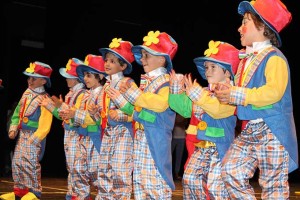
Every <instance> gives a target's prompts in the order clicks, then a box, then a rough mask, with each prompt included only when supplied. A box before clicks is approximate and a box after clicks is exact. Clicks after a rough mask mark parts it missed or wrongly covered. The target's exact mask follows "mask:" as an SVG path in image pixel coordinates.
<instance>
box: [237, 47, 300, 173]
mask: <svg viewBox="0 0 300 200" xmlns="http://www.w3.org/2000/svg"><path fill="white" fill-rule="evenodd" d="M272 56H280V57H282V58H283V59H284V60H286V58H285V57H284V55H283V54H282V53H281V51H280V50H278V49H277V48H274V51H272V52H270V53H269V54H268V55H266V56H265V58H264V59H263V60H262V61H261V62H260V64H259V66H258V67H257V71H256V72H255V73H254V74H253V76H252V78H251V80H250V81H249V83H248V84H247V85H246V86H244V87H246V88H254V87H256V88H258V87H261V86H262V85H265V84H266V78H265V76H264V74H265V73H264V72H265V68H266V63H267V61H268V59H269V58H270V57H272ZM286 63H288V62H287V61H286ZM288 76H289V78H288V84H287V86H286V90H285V92H284V95H283V97H282V98H281V100H280V101H278V102H276V103H274V104H272V105H268V106H264V107H259V108H258V107H254V106H253V105H251V104H250V105H247V106H242V105H239V106H237V116H238V118H239V119H241V120H253V119H258V118H262V119H263V120H264V121H265V122H266V124H267V125H268V126H269V128H270V129H271V131H272V133H273V134H274V135H275V136H276V138H277V139H278V140H279V141H280V142H281V144H282V145H283V146H284V147H285V149H286V150H287V151H288V153H289V172H292V171H294V170H295V169H297V168H298V144H297V136H296V128H295V122H294V116H293V102H292V98H291V96H292V95H291V81H290V70H289V68H288Z"/></svg>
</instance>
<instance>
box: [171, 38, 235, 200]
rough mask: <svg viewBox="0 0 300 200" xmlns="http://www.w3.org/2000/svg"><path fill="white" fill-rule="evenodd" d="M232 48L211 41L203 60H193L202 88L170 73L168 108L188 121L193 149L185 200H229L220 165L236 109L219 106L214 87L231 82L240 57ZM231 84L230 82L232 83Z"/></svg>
mask: <svg viewBox="0 0 300 200" xmlns="http://www.w3.org/2000/svg"><path fill="white" fill-rule="evenodd" d="M238 53H239V50H238V49H236V48H235V47H234V46H232V45H230V44H228V43H225V42H221V41H210V42H209V49H207V50H206V51H205V52H204V54H205V56H204V57H198V58H195V59H194V62H195V64H196V66H197V69H198V72H199V74H200V75H201V77H202V78H203V79H206V80H207V81H208V83H209V87H202V86H201V85H199V84H198V82H197V81H196V80H194V81H192V77H191V75H190V74H188V75H185V76H182V75H181V76H177V75H176V74H175V71H174V70H172V72H171V78H170V79H171V87H170V97H169V104H170V107H171V108H172V109H173V110H175V111H176V112H177V113H179V114H181V115H182V116H184V117H186V118H191V119H190V125H189V127H188V129H187V139H189V141H193V142H194V143H193V144H194V145H195V148H194V151H193V153H192V155H191V157H190V158H189V160H188V163H187V164H186V168H185V170H184V175H183V180H182V184H183V196H184V198H185V199H229V196H228V192H227V190H226V189H225V185H224V183H223V180H222V177H221V162H222V160H223V158H224V155H225V152H226V151H227V150H228V148H229V146H230V144H231V143H232V141H233V139H234V136H235V125H236V116H234V110H235V106H231V105H222V104H220V102H219V101H218V99H217V98H216V97H215V96H214V92H213V90H214V85H215V84H216V83H226V82H230V80H233V77H234V73H235V72H236V69H237V66H238V63H239V57H238ZM231 83H232V81H231Z"/></svg>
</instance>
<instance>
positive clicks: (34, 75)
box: [23, 71, 51, 88]
mask: <svg viewBox="0 0 300 200" xmlns="http://www.w3.org/2000/svg"><path fill="white" fill-rule="evenodd" d="M23 74H25V75H26V76H31V77H36V78H44V79H46V81H47V82H46V87H48V88H50V87H51V80H50V78H49V77H47V76H42V75H40V74H36V73H28V72H26V71H25V72H23Z"/></svg>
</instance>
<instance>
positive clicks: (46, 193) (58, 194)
mask: <svg viewBox="0 0 300 200" xmlns="http://www.w3.org/2000/svg"><path fill="white" fill-rule="evenodd" d="M175 184H176V190H175V191H173V198H172V199H173V200H179V199H183V198H182V186H181V182H180V181H175ZM251 184H252V185H253V186H254V188H255V192H256V193H255V196H256V198H257V199H260V195H261V193H260V189H259V187H258V184H257V182H255V181H253V182H251ZM12 186H13V181H12V178H10V177H9V178H0V194H3V193H7V192H11V191H12ZM42 186H43V196H42V199H43V200H44V199H55V200H64V199H65V193H66V191H67V182H66V179H64V178H45V177H44V178H43V179H42ZM95 194H96V193H95V191H92V197H93V198H94V197H95ZM132 199H133V198H132ZM292 199H300V183H294V182H292V183H290V200H292Z"/></svg>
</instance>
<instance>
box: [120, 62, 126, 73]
mask: <svg viewBox="0 0 300 200" xmlns="http://www.w3.org/2000/svg"><path fill="white" fill-rule="evenodd" d="M126 68H127V63H124V64H123V65H122V66H121V69H122V71H124V70H125V69H126Z"/></svg>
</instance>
